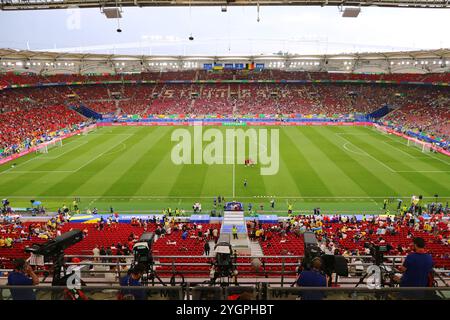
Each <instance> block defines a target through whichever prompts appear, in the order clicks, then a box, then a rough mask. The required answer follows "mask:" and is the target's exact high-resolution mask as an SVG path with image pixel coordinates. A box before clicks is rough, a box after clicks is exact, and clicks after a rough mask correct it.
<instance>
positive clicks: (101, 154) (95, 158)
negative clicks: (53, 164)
mask: <svg viewBox="0 0 450 320" xmlns="http://www.w3.org/2000/svg"><path fill="white" fill-rule="evenodd" d="M132 136H133V134H128V135H127V137H126V138H125V139H123V140H121V141H119V142H117V143H116V144H114V145H113V146H112V147H111V148H108V149H106V150H105V151H103V152H102V153H100V154H99V155H98V156H96V157H94V158H92V159H91V160H89V161H88V162H86V163H85V164H83V165H82V166H81V167H79V168H78V169H76V170H75V171H74V172H78V171H80V170H81V169H83V168H84V167H86V166H87V165H88V164H90V163H91V162H93V161H95V160H97V159H98V158H100V157H101V156H103V155H105V154H106V153H107V152H108V151H109V150H111V149H113V148H115V147H117V145H119V144H120V143H123V142H124V141H125V140H127V138H129V137H132Z"/></svg>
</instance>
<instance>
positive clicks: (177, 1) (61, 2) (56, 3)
mask: <svg viewBox="0 0 450 320" xmlns="http://www.w3.org/2000/svg"><path fill="white" fill-rule="evenodd" d="M258 4H259V5H261V6H269V5H277V6H346V7H347V6H353V7H368V6H370V7H403V8H405V7H406V8H450V3H449V0H103V1H100V0H99V1H97V0H1V2H0V9H1V10H38V9H66V8H69V7H79V8H104V7H117V6H118V7H164V6H165V7H169V6H173V7H176V6H189V5H191V6H227V5H228V6H256V5H258Z"/></svg>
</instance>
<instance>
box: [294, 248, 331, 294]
mask: <svg viewBox="0 0 450 320" xmlns="http://www.w3.org/2000/svg"><path fill="white" fill-rule="evenodd" d="M321 270H322V260H321V259H320V258H319V257H316V258H314V259H313V260H312V261H311V270H303V271H302V272H300V274H299V276H298V278H297V285H298V286H299V287H326V286H327V277H326V276H325V275H324V274H323V273H322V272H321ZM301 297H302V299H303V300H322V299H323V298H324V297H325V293H324V292H322V291H302V293H301Z"/></svg>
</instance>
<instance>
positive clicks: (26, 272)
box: [8, 259, 39, 300]
mask: <svg viewBox="0 0 450 320" xmlns="http://www.w3.org/2000/svg"><path fill="white" fill-rule="evenodd" d="M38 284H39V278H38V276H37V275H36V274H35V273H34V271H33V269H32V268H31V266H30V265H29V264H28V262H26V261H25V260H24V259H16V260H14V271H13V272H11V273H10V274H9V275H8V285H9V286H33V285H38ZM10 291H11V296H12V298H13V299H14V300H36V294H35V293H34V291H33V289H10Z"/></svg>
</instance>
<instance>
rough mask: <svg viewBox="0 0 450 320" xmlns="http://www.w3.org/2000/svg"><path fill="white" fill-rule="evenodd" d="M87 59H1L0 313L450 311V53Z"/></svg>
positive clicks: (23, 7) (438, 6)
mask: <svg viewBox="0 0 450 320" xmlns="http://www.w3.org/2000/svg"><path fill="white" fill-rule="evenodd" d="M419 2H420V1H419ZM118 3H120V6H119V5H118ZM118 3H110V4H109V5H107V6H105V5H104V4H103V5H102V4H101V3H97V2H95V1H93V2H83V1H80V2H79V3H77V5H78V6H79V8H81V9H79V10H81V11H83V10H91V9H89V8H98V7H100V8H101V9H102V14H105V15H106V17H108V18H112V19H113V20H114V21H115V20H117V23H118V27H117V32H122V28H123V29H124V30H125V28H126V26H125V25H124V24H123V23H122V25H121V24H120V21H121V18H122V13H124V11H123V9H124V8H127V7H129V6H135V5H136V4H133V3H132V2H127V1H119V2H118ZM139 3H140V4H141V5H142V6H143V7H146V6H151V7H153V6H155V7H161V6H162V7H166V6H167V7H168V8H167V10H171V9H173V8H172V7H171V6H172V5H173V4H172V3H169V2H166V1H156V2H148V3H147V2H141V1H139ZM224 3H225V4H224ZM224 3H221V2H220V1H212V2H202V1H196V0H193V1H192V3H191V1H189V2H187V1H184V2H183V1H182V2H177V3H176V4H175V5H174V6H185V7H186V6H188V7H189V9H188V10H189V15H190V14H191V10H192V9H191V5H192V6H193V7H197V6H200V7H202V6H205V5H207V6H215V7H214V8H215V9H217V10H218V8H217V7H221V8H222V10H221V11H222V13H226V12H227V10H230V9H231V8H232V7H234V6H251V5H253V6H254V5H255V3H251V2H247V1H243V2H242V3H241V2H236V3H235V2H228V1H227V2H224ZM405 3H407V2H405ZM405 3H404V2H401V1H386V2H383V3H381V2H380V5H379V6H380V7H396V6H405ZM260 4H261V6H262V7H264V6H269V7H270V6H271V5H285V3H283V2H278V1H265V2H264V1H261V3H260V2H258V3H257V10H258V22H259V19H260V16H259V10H260ZM291 5H294V6H318V5H319V6H320V5H321V3H319V2H317V3H313V2H303V1H299V2H298V3H295V4H291ZM322 5H323V4H322ZM325 5H326V6H338V5H339V4H338V3H334V2H333V1H330V2H328V1H327V2H326V4H325ZM348 5H349V6H353V7H356V9H355V8H350V7H348V8H347V7H341V9H340V10H341V11H340V12H341V13H342V15H343V17H347V16H348V15H353V16H358V14H359V12H360V11H361V7H362V8H363V9H362V10H363V12H364V8H365V6H366V5H368V3H366V2H365V1H360V2H355V3H351V4H348ZM414 5H419V3H418V2H414ZM420 5H421V6H422V7H427V6H429V7H430V8H434V9H433V10H438V11H441V10H442V11H446V9H448V4H446V3H444V2H443V3H438V2H433V3H432V4H431V3H428V2H427V1H423V3H421V4H420ZM228 6H229V7H228ZM341 6H342V5H341ZM0 8H1V9H2V11H1V14H2V15H5V16H6V15H7V14H9V13H10V12H16V11H17V12H22V11H29V10H31V12H40V9H44V10H48V9H55V10H54V11H58V9H60V10H62V9H66V8H67V4H66V3H65V2H64V1H63V2H61V3H58V2H47V1H36V2H33V3H29V2H22V1H12V2H3V1H2V4H1V6H0ZM224 8H225V9H224ZM265 8H268V7H265ZM352 9H353V10H352ZM381 9H385V10H390V9H389V8H381ZM142 10H144V9H142ZM266 10H269V9H266ZM358 10H359V11H358ZM396 10H403V9H396ZM408 10H409V9H408ZM414 10H415V9H414ZM417 10H422V9H417ZM125 12H126V11H125ZM34 14H37V13H34ZM119 30H120V31H119ZM114 31H116V30H114ZM93 33H94V32H93ZM31 34H32V33H30V35H31ZM191 38H192V39H191ZM67 41H69V42H70V41H71V40H70V39H69V40H67ZM192 41H197V40H194V37H193V34H192V31H191V32H190V34H189V40H188V42H192ZM230 43H231V40H230ZM73 48H75V46H74V47H73ZM73 48H72V49H70V50H62V49H61V50H58V49H54V50H53V49H52V50H51V49H48V50H31V49H24V48H15V49H10V48H7V47H5V48H4V49H0V197H1V198H2V207H1V216H0V299H2V300H236V299H237V300H259V301H276V300H448V299H450V290H449V289H448V288H449V285H450V221H449V214H450V209H449V207H448V202H449V200H450V188H449V186H450V159H449V156H450V89H449V85H450V49H445V48H442V49H426V48H424V49H417V50H398V51H395V50H390V51H382V50H377V51H376V50H371V51H366V52H363V51H359V52H350V53H348V52H347V53H342V52H341V53H320V52H317V53H314V54H311V53H282V52H281V53H273V54H236V55H233V54H229V53H223V54H199V53H198V54H136V53H105V52H102V53H96V52H75V51H76V50H74V49H73ZM86 50H88V51H89V49H86ZM91 51H95V50H91ZM421 259H422V260H421ZM419 260H420V261H419ZM418 261H419V262H420V263H419V262H418ZM415 263H416V264H415ZM416 265H417V270H416V269H415V268H416V267H415V266H416ZM425 265H427V267H425ZM418 274H420V275H418ZM24 285H25V286H27V288H23V287H21V286H24Z"/></svg>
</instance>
